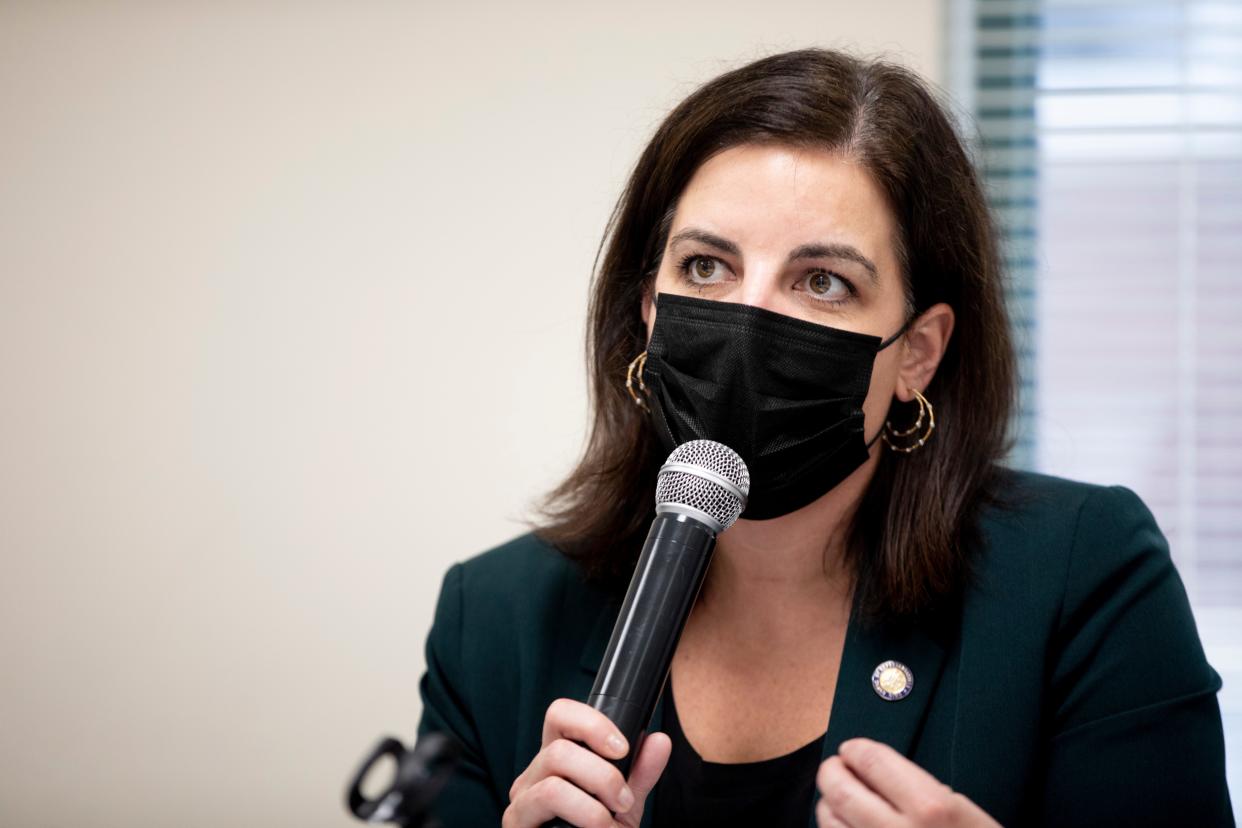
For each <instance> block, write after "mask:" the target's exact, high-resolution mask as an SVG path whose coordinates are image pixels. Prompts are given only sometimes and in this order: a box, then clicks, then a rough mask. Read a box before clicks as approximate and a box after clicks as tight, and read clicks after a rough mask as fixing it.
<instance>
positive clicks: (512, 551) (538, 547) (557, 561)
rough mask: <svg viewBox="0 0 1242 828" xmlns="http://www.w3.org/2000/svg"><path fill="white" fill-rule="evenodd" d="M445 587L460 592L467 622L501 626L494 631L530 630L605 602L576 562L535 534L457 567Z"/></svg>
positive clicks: (601, 592)
mask: <svg viewBox="0 0 1242 828" xmlns="http://www.w3.org/2000/svg"><path fill="white" fill-rule="evenodd" d="M445 582H446V584H448V583H450V582H451V583H452V586H453V588H454V590H455V591H457V592H458V593H459V595H460V600H461V609H462V612H463V613H465V614H467V615H468V616H470V617H469V618H468V619H467V620H469V621H471V622H474V621H479V622H482V623H487V624H496V625H500V626H499V627H491V628H492V629H505V628H508V629H511V630H515V631H516V630H527V631H529V630H531V629H532V628H533V627H534V626H536V625H538V624H541V623H553V620H554V618H556V617H558V616H563V613H565V612H572V611H573V609H574V607H576V606H579V605H591V606H599V605H600V604H601V603H602V601H600V600H597V599H602V598H603V597H604V593H603V590H602V588H601V587H599V586H597V585H595V584H593V583H591V582H589V581H588V580H587V579H586V578H585V577H584V574H583V571H582V569H581V567H580V566H579V565H578V564H577V563H575V562H574V561H572V560H570V559H569V558H568V557H566V556H565V555H564V554H563V553H562V552H561V551H560V550H558V549H557V548H556V547H554V546H553V545H551V544H550V543H548V542H546V541H544V540H543V539H541V538H540V537H539V536H538V535H537V534H535V533H534V532H527V533H525V534H522V535H518V536H517V537H514V538H511V539H510V540H508V541H505V542H504V543H501V544H499V545H497V546H494V547H492V548H490V549H487V550H485V551H483V552H480V553H478V554H476V555H474V556H472V557H470V558H467V559H465V560H463V561H461V562H460V563H456V564H453V566H452V567H450V569H449V572H448V574H447V575H446V576H445Z"/></svg>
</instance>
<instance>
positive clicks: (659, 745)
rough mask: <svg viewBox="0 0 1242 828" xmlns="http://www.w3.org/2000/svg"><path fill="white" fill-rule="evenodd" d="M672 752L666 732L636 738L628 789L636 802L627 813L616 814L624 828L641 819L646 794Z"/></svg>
mask: <svg viewBox="0 0 1242 828" xmlns="http://www.w3.org/2000/svg"><path fill="white" fill-rule="evenodd" d="M672 752H673V742H672V740H671V739H669V738H668V735H667V734H664V733H649V734H647V736H646V737H644V738H640V739H639V740H638V755H637V756H636V757H634V767H633V768H631V769H630V790H632V791H633V792H634V798H635V800H636V803H637V804H635V806H634V808H633V809H632V810H631V811H629V812H628V813H625V814H618V815H617V819H618V821H620V823H621V824H622V825H624V826H626V828H637V826H638V824H639V822H641V821H642V818H643V809H644V808H645V807H646V801H647V795H648V794H650V793H651V791H652V789H653V788H655V786H656V783H657V782H659V781H660V775H661V774H663V773H664V768H665V767H667V765H668V757H669V754H671V753H672Z"/></svg>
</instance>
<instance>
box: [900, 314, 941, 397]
mask: <svg viewBox="0 0 1242 828" xmlns="http://www.w3.org/2000/svg"><path fill="white" fill-rule="evenodd" d="M953 321H954V316H953V308H951V307H949V306H948V305H946V304H945V303H943V302H940V303H938V304H935V305H932V306H931V307H930V308H928V309H927V310H925V311H923V313H921V314H919V317H918V318H917V319H915V320H914V321H913V322H911V323H910V329H909V330H908V331H906V335H905V336H904V337H903V338H902V341H903V343H904V347H903V348H902V355H901V364H900V366H899V367H898V369H897V388H896V393H897V399H899V400H901V401H902V402H910V401H911V400H913V399H914V392H915V391H916V390H917V391H923V390H924V389H926V388H927V386H928V385H930V384H931V381H932V377H933V376H935V375H936V368H937V367H938V366H939V365H940V359H941V358H942V357H943V356H944V352H945V349H946V348H948V347H949V337H950V336H952V335H953Z"/></svg>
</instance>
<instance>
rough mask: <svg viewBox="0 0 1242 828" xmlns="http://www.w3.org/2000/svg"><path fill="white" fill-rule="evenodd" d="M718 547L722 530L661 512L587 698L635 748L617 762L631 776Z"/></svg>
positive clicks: (644, 549) (619, 767)
mask: <svg viewBox="0 0 1242 828" xmlns="http://www.w3.org/2000/svg"><path fill="white" fill-rule="evenodd" d="M715 547H716V535H715V533H714V532H712V531H711V529H710V528H708V527H707V526H706V525H705V524H703V523H701V522H700V521H698V520H695V519H694V518H692V517H687V516H686V515H675V514H663V515H656V519H655V520H654V521H653V522H652V524H651V531H649V532H648V533H647V540H646V542H645V543H644V544H643V551H642V555H640V556H639V558H638V565H637V566H636V567H635V568H634V577H633V578H632V579H631V580H630V587H629V590H628V591H627V592H626V594H625V603H623V604H622V605H621V612H620V614H619V615H618V616H617V623H616V625H615V626H614V627H613V628H612V638H611V639H610V640H609V642H608V649H607V650H606V651H605V652H604V660H603V662H601V663H600V667H599V673H598V674H597V675H596V676H595V685H594V686H593V687H592V688H591V695H590V697H588V698H587V704H589V705H590V706H591V707H594V708H595V709H596V710H598V711H600V712H601V713H603V714H604V715H605V716H607V717H608V718H609V719H612V721H613V724H615V725H616V726H617V728H618V729H619V730H620V731H621V735H623V736H624V737H625V740H626V742H628V743H629V745H630V752H629V753H627V754H626V755H625V756H624V757H622V758H621V759H619V760H617V761H616V762H615V764H616V766H617V768H618V769H619V770H620V771H621V773H622V774H623V775H625V776H629V772H630V766H631V765H632V764H633V761H634V754H635V753H636V752H637V750H638V738H639V735H640V734H641V733H642V731H643V730H645V729H646V728H647V725H648V724H650V722H651V714H652V713H653V712H654V711H655V706H656V702H657V701H658V700H659V698H660V692H661V691H662V690H663V689H664V682H665V680H666V679H667V678H668V671H669V667H670V666H671V664H672V662H673V652H674V651H675V650H676V649H677V641H678V639H680V638H681V631H682V630H683V629H684V628H685V626H686V619H687V618H689V616H690V610H691V609H692V608H693V607H694V601H695V599H696V598H697V597H698V594H699V589H700V588H701V587H702V586H703V578H704V576H705V575H706V574H707V567H708V564H710V563H711V560H712V551H713V550H714V549H715Z"/></svg>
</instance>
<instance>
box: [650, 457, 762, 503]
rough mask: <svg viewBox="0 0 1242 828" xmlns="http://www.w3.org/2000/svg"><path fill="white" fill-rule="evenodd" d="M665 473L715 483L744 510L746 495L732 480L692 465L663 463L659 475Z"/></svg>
mask: <svg viewBox="0 0 1242 828" xmlns="http://www.w3.org/2000/svg"><path fill="white" fill-rule="evenodd" d="M665 472H681V473H682V474H691V475H694V476H695V477H699V478H702V479H703V480H706V481H708V482H710V483H715V484H716V485H717V486H719V487H720V488H722V489H724V490H725V491H726V492H728V493H729V494H731V495H733V496H734V497H736V498H737V499H738V500H739V501H740V502H741V504H742V508H743V509H745V508H746V494H747V493H746V492H744V491H742V490H741V489H740V488H738V486H737V485H736V484H735V483H734V482H733V481H732V480H729V479H728V478H727V477H723V476H722V475H719V474H716V473H715V472H714V471H712V470H711V469H705V468H703V467H702V466H699V465H696V464H694V463H665V464H664V465H663V466H660V474H664V473H665ZM657 476H659V475H657Z"/></svg>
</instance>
